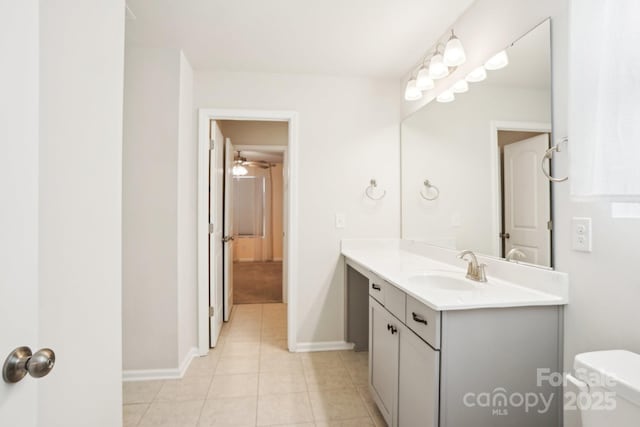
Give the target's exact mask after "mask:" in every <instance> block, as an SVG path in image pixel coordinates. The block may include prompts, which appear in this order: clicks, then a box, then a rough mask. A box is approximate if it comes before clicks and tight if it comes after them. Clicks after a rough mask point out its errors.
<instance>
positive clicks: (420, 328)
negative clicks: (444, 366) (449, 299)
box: [405, 295, 440, 349]
mask: <svg viewBox="0 0 640 427" xmlns="http://www.w3.org/2000/svg"><path fill="white" fill-rule="evenodd" d="M405 324H406V325H407V326H408V327H409V328H410V329H411V330H412V331H414V332H415V333H416V334H418V335H419V336H420V337H421V338H422V339H423V340H425V341H426V342H428V343H429V344H430V345H431V346H432V347H433V348H435V349H439V348H440V312H438V311H435V310H433V309H431V308H429V307H427V306H426V305H424V304H422V303H421V302H420V301H418V300H416V299H414V298H412V297H410V296H409V295H407V310H406V317H405Z"/></svg>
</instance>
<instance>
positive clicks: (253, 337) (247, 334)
mask: <svg viewBox="0 0 640 427" xmlns="http://www.w3.org/2000/svg"><path fill="white" fill-rule="evenodd" d="M261 335H262V334H261V331H260V329H242V330H231V331H229V333H228V334H227V335H226V337H225V341H226V344H225V345H228V344H229V343H230V342H254V343H259V342H260V338H261Z"/></svg>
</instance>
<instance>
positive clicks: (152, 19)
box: [126, 0, 473, 78]
mask: <svg viewBox="0 0 640 427" xmlns="http://www.w3.org/2000/svg"><path fill="white" fill-rule="evenodd" d="M472 2H473V0H315V1H314V0H306V1H304V0H153V1H151V0H127V4H128V6H129V8H130V9H131V11H132V12H133V14H134V15H135V16H136V18H135V19H128V20H127V32H126V40H127V43H128V44H132V45H138V46H149V47H173V48H178V49H183V50H184V52H185V54H186V56H187V57H188V58H189V61H190V62H191V64H192V66H193V68H194V69H196V70H223V71H245V72H271V73H313V74H331V75H345V76H366V77H383V78H400V77H402V76H403V75H405V74H406V73H407V71H408V70H409V69H411V68H412V67H413V66H414V65H415V64H416V63H417V62H418V61H419V60H420V59H421V57H422V56H423V55H424V54H425V53H426V50H427V49H428V48H429V47H430V46H432V45H433V44H434V43H435V42H436V40H437V39H438V38H440V37H442V36H443V35H444V33H445V31H446V30H447V28H448V27H449V26H451V24H453V23H454V22H455V20H456V19H457V18H458V16H460V15H461V14H462V13H463V12H464V11H465V10H466V9H467V7H468V6H470V4H471V3H472Z"/></svg>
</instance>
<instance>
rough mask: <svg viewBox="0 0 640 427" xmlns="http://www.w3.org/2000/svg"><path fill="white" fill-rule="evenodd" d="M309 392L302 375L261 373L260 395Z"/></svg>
mask: <svg viewBox="0 0 640 427" xmlns="http://www.w3.org/2000/svg"><path fill="white" fill-rule="evenodd" d="M301 391H307V382H306V380H305V379H304V375H302V373H282V372H268V373H267V372H261V373H260V379H259V387H258V394H259V395H266V394H285V393H297V392H301Z"/></svg>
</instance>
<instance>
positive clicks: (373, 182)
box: [364, 179, 387, 200]
mask: <svg viewBox="0 0 640 427" xmlns="http://www.w3.org/2000/svg"><path fill="white" fill-rule="evenodd" d="M376 188H378V183H377V182H376V180H375V179H372V180H371V181H369V186H368V187H367V189H366V190H365V191H364V193H365V194H366V195H367V197H368V198H370V199H371V200H382V199H383V198H384V196H386V195H387V191H386V190H382V195H381V196H380V197H375V196H374V195H373V191H374V190H375V189H376Z"/></svg>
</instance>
